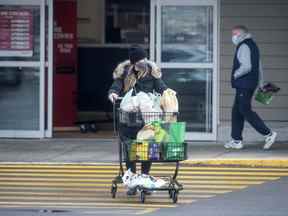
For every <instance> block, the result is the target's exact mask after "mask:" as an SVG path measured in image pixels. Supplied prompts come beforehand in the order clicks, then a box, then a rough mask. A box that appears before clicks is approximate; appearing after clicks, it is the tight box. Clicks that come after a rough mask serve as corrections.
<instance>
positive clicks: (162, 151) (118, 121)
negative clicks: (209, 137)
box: [111, 105, 187, 203]
mask: <svg viewBox="0 0 288 216" xmlns="http://www.w3.org/2000/svg"><path fill="white" fill-rule="evenodd" d="M113 113H114V114H113V116H114V132H115V135H116V136H117V139H118V145H119V164H120V167H119V173H118V175H117V176H116V177H115V178H114V179H113V180H112V186H111V195H112V198H115V197H116V194H117V185H118V184H122V183H123V182H122V177H123V175H124V169H123V165H122V163H123V162H126V161H133V162H136V163H137V162H145V161H150V162H153V163H176V167H175V170H174V173H171V174H172V175H171V176H157V177H159V178H162V179H165V180H166V182H168V184H166V186H165V187H161V188H154V189H151V188H144V187H137V188H135V189H136V190H137V191H138V192H140V201H141V202H142V203H144V202H145V196H146V194H147V192H153V191H167V192H168V196H169V198H171V199H172V201H173V203H177V200H178V194H179V191H181V190H183V185H182V184H180V183H179V182H178V181H177V175H178V170H179V162H180V161H183V160H186V159H187V143H185V142H184V141H183V142H181V143H166V142H161V143H156V142H155V141H154V142H145V143H143V142H141V143H139V142H137V140H136V141H135V140H133V139H125V138H123V137H122V134H121V133H122V129H123V128H124V127H126V128H127V127H128V128H132V129H135V130H136V131H139V130H140V129H141V128H143V126H144V125H145V122H146V123H147V122H152V121H161V122H164V123H165V122H166V121H167V120H169V121H170V120H171V119H173V120H174V121H175V120H176V119H177V116H178V113H167V112H166V113H158V112H153V113H140V112H125V111H122V110H121V109H119V108H116V106H115V105H114V108H113ZM167 124H169V123H167ZM148 146H149V147H148ZM151 148H153V152H152V151H151Z"/></svg>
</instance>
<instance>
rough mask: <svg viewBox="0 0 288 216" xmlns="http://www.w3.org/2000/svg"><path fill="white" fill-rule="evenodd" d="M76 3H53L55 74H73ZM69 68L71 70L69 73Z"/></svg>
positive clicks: (75, 44)
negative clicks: (56, 69) (56, 68)
mask: <svg viewBox="0 0 288 216" xmlns="http://www.w3.org/2000/svg"><path fill="white" fill-rule="evenodd" d="M76 34H77V8H76V1H67V0H66V1H59V0H58V1H55V7H54V50H55V57H56V58H55V64H56V67H58V68H59V70H60V71H59V70H58V71H57V73H74V72H75V67H76V62H77V55H76V49H77V47H76V46H77V43H76V42H77V38H76ZM69 68H70V69H71V70H70V71H67V70H69ZM72 68H73V69H72Z"/></svg>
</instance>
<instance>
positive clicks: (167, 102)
mask: <svg viewBox="0 0 288 216" xmlns="http://www.w3.org/2000/svg"><path fill="white" fill-rule="evenodd" d="M160 102H161V107H162V108H163V110H164V111H165V112H178V111H179V105H178V99H177V97H176V92H175V91H174V90H172V89H169V88H168V89H166V90H165V91H164V92H163V94H162V97H161V100H160Z"/></svg>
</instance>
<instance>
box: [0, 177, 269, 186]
mask: <svg viewBox="0 0 288 216" xmlns="http://www.w3.org/2000/svg"><path fill="white" fill-rule="evenodd" d="M5 181H9V182H31V183H32V182H58V183H60V182H65V183H66V182H69V183H72V182H77V183H88V182H89V183H90V182H92V183H109V184H110V185H111V179H85V178H78V179H69V178H7V177H6V178H3V177H1V176H0V184H1V182H5ZM262 183H264V181H247V180H246V181H237V180H236V181H227V180H226V181H225V180H212V179H211V180H182V181H181V184H185V185H186V184H188V185H189V184H233V185H249V184H251V185H256V184H262Z"/></svg>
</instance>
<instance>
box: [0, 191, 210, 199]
mask: <svg viewBox="0 0 288 216" xmlns="http://www.w3.org/2000/svg"><path fill="white" fill-rule="evenodd" d="M97 195H98V194H96V193H90V194H89V193H71V192H31V191H26V192H23V191H3V192H1V191H0V197H2V196H37V197H42V196H43V197H44V196H51V197H53V196H56V197H59V196H61V197H76V198H81V197H82V198H83V197H85V198H87V197H88V198H101V199H102V198H103V194H100V195H99V196H97ZM105 195H107V196H109V197H110V196H111V195H110V193H109V192H108V191H107V193H106V194H105ZM214 196H215V195H203V194H184V193H181V194H180V195H179V197H181V198H187V199H196V198H212V197H214ZM119 197H121V198H130V197H128V196H127V195H126V193H117V198H119ZM147 197H148V198H149V199H150V198H157V199H167V192H162V193H152V194H151V195H150V196H147Z"/></svg>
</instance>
